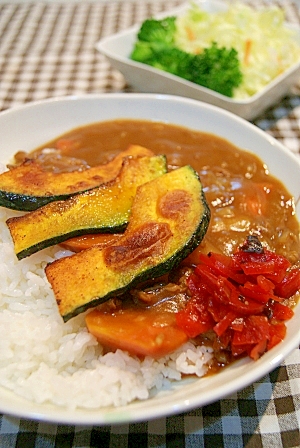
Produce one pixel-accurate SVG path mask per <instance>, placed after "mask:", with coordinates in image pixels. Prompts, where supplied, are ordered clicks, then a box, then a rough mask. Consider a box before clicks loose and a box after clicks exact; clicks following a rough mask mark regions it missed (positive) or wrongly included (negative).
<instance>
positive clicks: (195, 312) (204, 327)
mask: <svg viewBox="0 0 300 448" xmlns="http://www.w3.org/2000/svg"><path fill="white" fill-rule="evenodd" d="M176 323H177V325H178V327H179V328H181V329H182V330H183V331H184V332H185V334H186V335H187V336H188V337H190V338H194V337H196V336H198V335H199V334H202V333H205V332H207V331H209V330H211V329H212V328H213V326H214V324H215V322H214V320H213V318H212V316H211V314H210V313H209V312H208V310H207V306H206V303H204V302H200V301H199V300H197V298H192V299H190V301H189V302H188V304H187V306H186V307H185V309H184V310H182V311H179V312H178V313H177V314H176Z"/></svg>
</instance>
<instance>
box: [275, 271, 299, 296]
mask: <svg viewBox="0 0 300 448" xmlns="http://www.w3.org/2000/svg"><path fill="white" fill-rule="evenodd" d="M299 289H300V269H291V270H290V271H289V272H287V273H286V274H285V276H284V277H283V279H282V280H281V282H280V283H279V284H277V285H276V289H275V291H276V294H278V295H279V296H280V297H284V298H285V299H288V298H289V297H291V296H293V295H294V294H296V292H297V291H299Z"/></svg>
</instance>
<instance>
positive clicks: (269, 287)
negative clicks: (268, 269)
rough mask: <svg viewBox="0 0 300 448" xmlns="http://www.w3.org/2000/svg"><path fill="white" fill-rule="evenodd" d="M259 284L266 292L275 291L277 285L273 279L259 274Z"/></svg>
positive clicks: (257, 279) (257, 278)
mask: <svg viewBox="0 0 300 448" xmlns="http://www.w3.org/2000/svg"><path fill="white" fill-rule="evenodd" d="M256 281H257V284H258V285H259V286H260V288H261V289H262V290H263V291H265V292H272V293H273V292H274V288H275V285H274V283H273V282H271V280H269V279H268V278H266V277H265V276H264V275H258V276H257V277H256Z"/></svg>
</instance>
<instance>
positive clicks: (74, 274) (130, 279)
mask: <svg viewBox="0 0 300 448" xmlns="http://www.w3.org/2000/svg"><path fill="white" fill-rule="evenodd" d="M180 170H182V171H180ZM176 171H177V172H178V173H179V172H181V173H182V174H177V175H176V176H177V177H175V183H174V181H172V182H171V183H170V181H169V180H168V181H167V180H166V181H163V180H162V179H163V178H164V176H168V174H166V175H164V176H162V177H160V178H157V179H156V180H155V181H152V182H150V183H147V184H145V185H143V186H142V187H141V188H142V190H141V191H143V193H141V195H138V196H139V198H138V200H137V201H136V202H135V204H136V208H135V209H134V208H133V213H132V221H131V228H130V229H129V228H128V232H127V234H126V232H125V234H124V238H125V240H124V242H125V241H129V240H130V237H131V236H132V235H134V234H135V229H139V227H140V225H143V223H147V222H149V216H152V215H151V214H152V211H151V210H156V207H157V206H158V203H157V202H156V199H155V202H153V201H152V205H151V206H150V209H149V208H148V207H149V205H148V202H147V198H148V199H149V201H150V203H151V200H152V197H151V191H154V190H153V188H157V189H158V190H157V193H156V191H155V193H154V194H153V197H158V198H159V197H161V196H160V195H161V194H165V193H162V191H165V192H167V193H169V192H170V191H174V192H176V191H178V189H180V190H181V189H182V190H183V191H186V192H187V193H188V195H189V194H192V197H193V200H194V201H197V203H198V205H197V206H196V207H195V211H194V206H193V205H192V206H191V211H188V216H189V219H191V221H188V222H191V225H190V226H189V225H187V227H186V231H184V234H186V237H185V236H184V237H183V235H181V237H180V238H179V240H178V242H177V235H179V234H180V233H177V234H176V233H175V234H173V236H172V237H171V238H172V239H173V238H174V240H173V243H171V247H172V249H170V250H171V251H170V252H167V253H166V254H165V257H162V258H163V259H162V258H161V257H160V256H159V257H160V258H159V260H158V261H157V263H156V262H155V261H154V262H153V263H150V264H147V263H142V265H141V266H140V268H137V269H136V268H134V267H129V268H128V270H127V268H126V267H125V268H124V269H126V271H127V273H126V275H125V278H124V279H123V280H122V279H120V280H118V275H120V276H121V277H122V268H120V267H119V268H117V270H116V271H115V274H113V272H114V269H111V268H109V265H108V269H109V272H110V274H109V277H110V278H111V280H108V282H109V283H107V280H105V279H106V278H108V277H106V274H105V269H106V268H105V265H106V260H105V255H103V254H102V251H101V250H100V253H101V255H100V253H99V252H98V251H97V250H96V248H94V249H93V248H91V249H87V251H83V252H85V253H83V252H81V253H80V254H76V255H74V256H71V257H67V259H61V260H58V261H57V262H54V263H52V264H50V265H48V266H47V267H46V275H47V278H48V280H49V282H50V284H51V286H52V288H53V291H54V294H55V296H56V300H57V303H58V306H59V309H60V314H61V316H62V318H63V320H64V321H65V322H67V321H68V320H70V319H71V318H73V317H75V316H76V315H78V314H80V313H82V312H85V311H86V310H88V309H89V308H93V307H95V306H97V305H100V304H101V303H103V302H106V301H107V300H109V299H110V298H113V297H116V296H120V295H122V294H123V293H125V292H126V291H128V290H130V289H132V288H134V287H136V286H137V285H138V284H140V283H142V282H144V281H147V280H149V279H154V278H157V277H160V276H162V275H164V274H166V273H168V272H170V271H171V270H172V269H174V268H175V267H177V266H178V265H179V264H180V263H181V262H182V261H183V260H184V259H185V258H186V257H187V256H188V255H189V254H190V253H191V252H193V251H194V250H195V249H196V248H197V247H198V246H199V244H200V243H201V241H202V240H203V238H204V236H205V234H206V231H207V228H208V225H209V222H210V209H209V206H208V203H207V200H206V197H205V194H204V192H203V189H202V186H201V182H200V179H199V175H198V174H197V173H196V172H195V171H194V170H193V168H191V167H190V166H186V167H183V168H182V169H178V170H176ZM170 174H171V173H170ZM181 176H183V177H182V181H181ZM192 179H193V180H192ZM150 184H151V185H150ZM152 185H153V187H152ZM154 185H157V187H155V186H154ZM196 185H197V187H196ZM195 188H197V190H199V191H198V192H196V190H195ZM145 194H146V196H145ZM198 194H199V196H198ZM200 204H201V205H200ZM140 206H142V209H140ZM173 206H174V207H175V210H176V199H175V202H174V203H173V205H172V203H170V205H169V206H168V207H170V210H172V209H173ZM143 207H144V208H145V210H149V213H147V212H146V214H144V213H143V211H142V210H143ZM140 210H141V212H140V213H139V211H140ZM155 213H156V212H155ZM181 213H183V215H181V216H184V212H181ZM194 213H197V215H194ZM148 215H149V216H148ZM193 215H194V218H193ZM150 219H151V218H150ZM179 219H180V220H181V219H182V218H179ZM167 220H168V218H167ZM172 220H174V222H176V220H177V218H175V217H174V218H172ZM154 222H155V221H154ZM158 222H162V223H163V222H168V221H164V220H162V221H158ZM181 225H182V224H181ZM176 227H177V226H175V227H174V229H173V225H172V227H171V231H172V232H174V231H175V229H176ZM132 228H133V230H131V229H132ZM146 228H147V227H146ZM180 228H181V227H180V226H179V227H178V228H177V230H176V231H177V232H180ZM141 235H142V234H141ZM141 237H142V236H141ZM128 238H129V240H128ZM157 241H159V240H157ZM124 244H125V245H124V249H125V250H126V247H127V246H126V242H125V243H124ZM118 245H120V248H122V242H120V243H118ZM118 245H117V246H116V248H117V247H118ZM176 246H177V247H176ZM114 247H115V246H114V245H112V250H113V251H114ZM128 247H129V246H128ZM145 247H148V246H145ZM105 250H106V249H105ZM117 250H118V249H117ZM128 250H130V249H128ZM168 250H169V249H168ZM94 254H95V256H96V259H95V258H94ZM97 254H99V255H97ZM78 256H79V260H78V263H77V261H76V260H77V257H78ZM98 257H99V258H98ZM103 257H104V258H103ZM147 258H148V257H147V255H144V259H145V260H146V259H147ZM121 259H122V256H121ZM101 260H102V261H101ZM82 263H84V264H82ZM112 263H113V265H114V261H112ZM89 265H91V266H93V267H92V268H91V270H89V269H88V266H89ZM103 269H104V271H103ZM99 270H101V271H99ZM67 272H68V275H67V276H66V275H65V273H67ZM97 272H99V273H100V272H101V275H100V277H101V278H103V280H101V281H105V282H106V284H105V287H104V288H101V283H100V284H98V285H97ZM118 272H119V273H120V274H118ZM90 276H91V278H93V280H92V281H93V286H91V288H90V291H89V292H87V291H88V289H89V284H88V283H87V284H85V286H84V287H83V290H82V293H81V289H80V288H81V287H82V283H81V282H80V281H79V279H80V278H85V281H87V282H88V281H89V280H88V279H89V277H90ZM75 278H76V280H75ZM114 278H115V279H116V281H115V287H114V285H113V283H114V281H113V279H114ZM99 281H100V280H99ZM78 282H79V283H78ZM111 282H112V283H111ZM95 288H96V289H95ZM97 289H98V291H99V292H97V293H96V290H97ZM101 289H102V290H103V293H101V292H100V291H101ZM77 295H78V300H77V299H76V297H77Z"/></svg>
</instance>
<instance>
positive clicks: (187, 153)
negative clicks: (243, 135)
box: [20, 119, 300, 373]
mask: <svg viewBox="0 0 300 448" xmlns="http://www.w3.org/2000/svg"><path fill="white" fill-rule="evenodd" d="M131 144H136V145H141V146H145V147H147V148H148V149H151V150H152V151H153V152H154V153H155V154H165V155H166V156H167V160H168V167H169V169H170V170H172V169H175V168H177V167H179V166H183V165H186V164H190V165H191V166H192V167H193V168H194V169H195V170H196V171H197V172H198V173H199V175H200V179H201V182H202V184H203V187H204V192H205V195H206V198H207V201H208V204H209V206H210V209H211V222H210V225H209V228H208V231H207V234H206V236H205V238H204V241H203V242H202V243H201V247H200V248H199V249H200V250H201V251H205V252H209V251H214V252H221V253H225V254H227V255H229V254H231V253H232V252H233V251H234V250H235V249H236V248H237V247H239V246H241V245H242V244H243V242H244V241H245V239H246V237H247V236H248V235H255V236H258V237H259V239H260V240H261V242H262V243H263V244H264V245H265V246H266V247H268V248H270V249H271V250H275V251H276V252H278V253H280V254H282V255H284V256H285V257H286V258H288V259H289V260H290V261H291V262H292V263H297V262H298V260H299V256H300V243H299V224H298V221H297V219H296V217H295V213H294V200H293V197H292V196H291V195H290V194H289V193H288V192H287V190H286V189H285V187H284V186H283V185H282V184H281V182H280V181H278V180H277V179H275V178H274V177H273V176H272V175H271V174H270V173H269V172H268V168H267V167H266V166H265V165H264V163H263V162H262V161H261V160H260V159H259V158H258V157H256V156H255V155H253V154H251V153H249V152H247V151H244V150H242V149H239V148H237V147H236V146H234V145H233V144H231V143H230V142H228V141H226V140H225V139H222V138H220V137H217V136H215V135H212V134H208V133H204V132H198V131H194V130H190V129H187V128H183V127H180V126H175V125H170V124H167V123H157V122H150V121H140V120H121V119H120V120H114V121H108V122H100V123H93V124H90V125H87V126H83V127H79V128H76V129H74V130H71V131H69V132H67V133H65V134H64V135H62V136H59V137H58V138H55V139H54V140H52V141H50V142H48V143H46V144H44V145H43V146H41V147H40V148H38V149H36V150H35V151H33V153H31V154H30V156H32V155H34V156H38V155H40V154H41V153H43V150H44V148H54V149H56V150H57V154H58V157H57V158H56V157H53V152H52V153H51V152H50V157H49V158H48V157H45V159H44V160H45V167H46V168H47V169H54V170H60V171H64V170H70V169H74V167H75V169H78V166H80V169H84V168H85V167H88V166H95V165H97V164H101V163H107V162H108V161H109V160H111V159H112V158H113V157H114V156H116V155H117V154H118V153H119V152H120V151H122V150H125V149H127V147H128V146H129V145H131ZM27 156H28V155H27ZM22 157H23V156H22V154H21V155H20V159H22ZM74 160H75V162H74ZM78 160H79V162H78ZM80 161H82V162H80ZM196 262H197V250H196V251H195V253H193V254H192V255H191V256H190V257H188V259H186V260H185V263H184V268H183V271H182V272H179V271H177V272H175V273H171V275H170V276H169V278H167V279H166V278H163V279H158V280H156V281H155V285H151V286H150V288H149V289H147V286H149V285H148V284H147V285H143V288H144V290H143V288H141V290H135V291H133V292H132V295H131V300H132V299H133V301H134V302H135V303H139V306H142V307H143V306H144V307H148V306H151V301H152V302H153V303H155V306H157V303H158V302H161V304H159V308H160V307H161V309H162V310H164V309H166V308H167V307H168V306H171V307H174V306H175V307H176V306H177V305H176V304H175V305H174V303H175V302H176V300H177V299H176V295H177V296H178V297H179V296H180V305H179V306H184V303H186V300H188V293H187V288H186V285H185V283H184V281H183V280H184V278H185V276H186V275H187V274H186V272H188V271H189V269H190V267H191V265H194V264H195V263H196ZM174 277H175V280H174ZM165 280H167V282H166V284H165ZM161 285H163V286H161ZM145 288H146V289H145ZM174 297H175V299H174ZM166 298H167V299H170V300H166ZM168 302H169V305H168ZM115 306H117V307H118V306H121V305H120V303H119V301H118V300H117V301H111V303H106V304H104V305H103V307H106V308H109V307H112V308H114V307H115ZM122 306H123V305H122ZM198 342H199V343H204V344H206V345H207V344H209V345H212V346H213V347H214V349H215V353H216V359H215V362H214V364H213V365H212V366H211V370H210V373H215V372H216V371H217V370H218V369H219V368H220V367H222V366H224V365H227V364H228V363H230V362H231V361H232V359H231V357H230V355H229V354H228V353H227V352H224V351H223V350H222V347H220V346H218V342H217V340H216V338H215V336H214V335H212V334H207V335H205V337H199V338H198Z"/></svg>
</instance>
